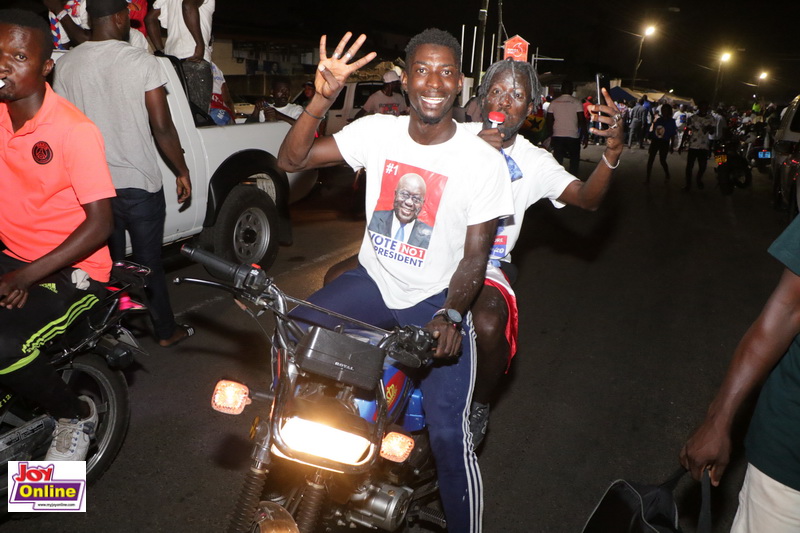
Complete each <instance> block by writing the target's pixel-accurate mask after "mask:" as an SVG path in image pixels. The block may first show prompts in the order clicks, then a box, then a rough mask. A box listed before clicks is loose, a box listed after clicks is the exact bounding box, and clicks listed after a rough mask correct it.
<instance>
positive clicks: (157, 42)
mask: <svg viewBox="0 0 800 533" xmlns="http://www.w3.org/2000/svg"><path fill="white" fill-rule="evenodd" d="M160 15H161V10H160V9H153V0H147V14H145V16H144V25H145V27H146V28H147V36H148V37H150V42H152V43H153V48H155V50H156V51H163V50H164V40H163V39H162V38H161V22H159V20H158V17H159V16H160Z"/></svg>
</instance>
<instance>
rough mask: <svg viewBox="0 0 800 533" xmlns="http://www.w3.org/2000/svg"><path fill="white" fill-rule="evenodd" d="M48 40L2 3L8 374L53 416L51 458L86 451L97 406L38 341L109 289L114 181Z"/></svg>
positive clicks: (1, 183)
mask: <svg viewBox="0 0 800 533" xmlns="http://www.w3.org/2000/svg"><path fill="white" fill-rule="evenodd" d="M51 50H52V42H51V41H50V29H49V27H48V26H47V24H46V23H45V22H44V20H43V19H41V18H39V17H38V16H36V15H35V14H33V13H31V12H27V11H21V10H10V9H9V10H0V81H2V82H3V83H2V87H0V176H2V178H3V179H2V180H0V241H2V244H3V245H4V246H5V250H3V253H0V384H2V385H3V386H5V387H8V388H9V389H11V390H13V391H14V392H16V393H17V394H19V395H21V396H23V397H26V398H28V399H29V400H31V401H34V402H36V403H38V404H40V405H41V406H42V407H44V408H45V409H47V411H48V412H49V413H50V414H51V415H52V416H54V417H55V418H56V419H57V424H56V429H55V433H54V438H53V443H52V445H51V447H50V450H49V451H48V453H47V456H46V460H75V461H80V460H83V459H84V458H85V457H86V452H87V450H88V447H89V442H90V439H91V437H92V436H93V432H94V426H95V425H96V424H97V411H96V409H95V406H94V403H93V402H92V400H91V399H90V398H88V397H86V396H81V397H80V398H79V397H78V395H77V394H76V393H75V392H73V391H72V390H70V389H69V388H68V387H67V385H66V383H64V381H63V380H61V378H60V377H59V376H58V374H57V373H56V372H55V370H53V368H52V367H51V366H50V365H49V364H48V361H46V360H43V358H42V357H39V348H40V347H41V346H42V345H43V344H44V343H45V342H47V340H49V339H50V338H51V337H52V336H53V335H55V334H57V333H58V332H59V331H62V330H63V329H64V328H65V327H66V326H68V325H69V324H70V323H71V322H72V321H74V319H75V317H76V316H77V315H79V314H80V313H82V312H85V311H86V310H88V309H91V307H92V306H93V305H94V304H95V303H96V302H97V301H98V297H97V295H96V294H98V293H99V291H102V290H104V289H103V286H102V282H106V281H108V278H109V274H110V271H111V257H110V255H109V252H108V248H107V247H106V246H105V242H106V239H107V238H108V235H109V234H110V233H111V229H112V227H113V219H112V214H111V201H110V198H111V197H112V196H114V185H113V183H112V182H111V176H110V174H109V171H108V166H107V165H106V160H105V153H104V148H103V140H102V137H101V136H100V132H99V131H98V130H97V128H96V127H95V125H94V124H92V123H91V122H90V121H89V119H87V118H86V117H85V116H84V115H83V114H82V113H81V112H80V111H78V109H77V108H75V106H73V105H72V104H70V103H69V102H68V101H67V100H65V99H63V98H61V97H60V96H58V95H56V94H55V93H54V92H53V91H52V89H51V88H50V86H49V85H48V84H47V82H46V81H45V78H46V77H47V75H48V74H49V73H50V71H51V70H52V69H53V60H52V59H50V53H51Z"/></svg>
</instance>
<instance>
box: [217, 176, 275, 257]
mask: <svg viewBox="0 0 800 533" xmlns="http://www.w3.org/2000/svg"><path fill="white" fill-rule="evenodd" d="M211 240H212V242H213V246H214V253H215V254H217V255H219V256H220V257H222V258H223V259H227V260H228V261H233V262H234V263H247V264H253V263H255V264H258V265H260V266H261V268H263V269H264V270H267V269H269V268H270V267H271V266H272V264H273V263H274V262H275V258H276V257H277V256H278V209H277V208H276V207H275V202H273V201H272V198H270V196H269V195H268V194H267V193H265V192H264V191H262V190H261V189H259V188H258V187H255V186H252V185H237V186H236V187H234V188H233V190H232V191H231V193H230V194H229V195H228V197H227V198H226V199H225V203H224V204H223V205H222V210H221V211H220V213H219V217H218V218H217V222H216V224H214V227H213V228H212V238H211Z"/></svg>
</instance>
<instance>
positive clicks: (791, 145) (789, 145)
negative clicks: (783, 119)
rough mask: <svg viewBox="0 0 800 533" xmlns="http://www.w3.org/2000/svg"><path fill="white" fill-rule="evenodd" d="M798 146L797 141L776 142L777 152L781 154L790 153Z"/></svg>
mask: <svg viewBox="0 0 800 533" xmlns="http://www.w3.org/2000/svg"><path fill="white" fill-rule="evenodd" d="M796 147H797V143H796V142H795V141H786V140H782V141H778V142H776V143H775V152H776V153H778V154H780V155H789V154H791V153H792V152H794V149H795V148H796Z"/></svg>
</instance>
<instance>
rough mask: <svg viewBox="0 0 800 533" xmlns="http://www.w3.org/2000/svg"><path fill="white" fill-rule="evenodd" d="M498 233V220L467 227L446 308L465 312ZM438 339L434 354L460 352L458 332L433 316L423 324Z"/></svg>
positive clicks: (484, 271)
mask: <svg viewBox="0 0 800 533" xmlns="http://www.w3.org/2000/svg"><path fill="white" fill-rule="evenodd" d="M496 232H497V220H496V219H493V220H489V221H487V222H483V223H481V224H474V225H472V226H467V236H466V239H465V241H464V257H463V258H462V259H461V261H460V262H459V263H458V268H457V269H456V271H455V273H454V274H453V277H452V278H450V286H449V287H448V289H447V300H445V302H444V306H445V308H448V309H455V310H456V311H458V312H459V313H461V314H462V316H463V315H464V314H466V312H467V310H468V309H469V307H470V306H471V305H472V302H473V300H475V297H476V296H477V295H478V292H479V291H480V289H481V288H482V287H483V280H484V279H485V278H486V262H487V261H488V259H489V250H490V249H491V247H492V243H493V242H494V236H495V234H496ZM425 327H426V328H427V329H428V330H429V331H430V332H431V333H433V337H434V338H436V339H438V346H437V347H436V352H435V353H434V357H453V356H455V355H458V353H459V352H460V351H461V331H460V330H459V329H456V328H454V327H453V326H452V324H450V323H449V322H447V321H446V320H445V319H444V318H442V317H436V318H434V319H433V320H431V321H430V322H428V324H427V325H426V326H425Z"/></svg>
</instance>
